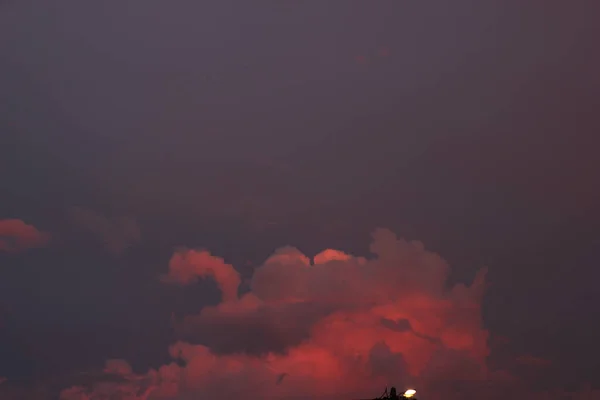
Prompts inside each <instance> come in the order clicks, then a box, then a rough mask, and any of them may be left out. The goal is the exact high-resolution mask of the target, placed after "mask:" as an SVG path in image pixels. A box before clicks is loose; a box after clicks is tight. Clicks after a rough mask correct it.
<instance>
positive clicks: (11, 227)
mask: <svg viewBox="0 0 600 400" xmlns="http://www.w3.org/2000/svg"><path fill="white" fill-rule="evenodd" d="M49 240H50V235H49V234H48V233H45V232H41V231H39V230H38V229H37V228H36V227H35V226H33V225H28V224H26V223H25V222H23V221H22V220H20V219H4V220H0V251H6V252H19V251H24V250H27V249H31V248H36V247H42V246H44V245H46V244H47V243H48V241H49Z"/></svg>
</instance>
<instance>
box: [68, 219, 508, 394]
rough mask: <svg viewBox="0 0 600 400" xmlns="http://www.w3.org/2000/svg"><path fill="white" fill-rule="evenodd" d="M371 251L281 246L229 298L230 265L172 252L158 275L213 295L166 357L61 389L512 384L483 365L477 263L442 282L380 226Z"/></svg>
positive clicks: (417, 249) (438, 271)
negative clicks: (466, 276) (215, 289)
mask: <svg viewBox="0 0 600 400" xmlns="http://www.w3.org/2000/svg"><path fill="white" fill-rule="evenodd" d="M371 252H372V253H373V256H372V257H369V258H364V257H355V256H352V255H349V254H345V253H343V252H341V251H337V250H332V249H328V250H325V251H323V252H321V253H320V254H318V255H316V256H315V257H313V258H312V260H311V258H309V257H307V256H306V255H304V254H302V253H301V252H300V251H299V250H297V249H296V248H293V247H285V248H281V249H279V250H277V251H275V252H274V254H273V255H272V256H271V257H269V258H268V259H267V260H266V261H265V262H264V263H263V264H262V265H261V266H260V267H258V268H257V269H256V270H255V272H254V275H253V277H252V280H251V285H250V287H251V289H250V291H249V292H247V293H243V294H241V295H238V291H239V285H240V282H241V280H240V276H239V274H238V273H237V271H236V270H235V269H234V268H233V266H231V265H229V264H226V263H225V262H224V261H223V260H222V259H221V258H218V257H215V256H213V255H211V254H210V253H209V252H208V251H205V250H190V249H180V250H178V251H176V252H175V254H174V255H173V257H172V258H171V261H170V263H169V269H168V274H167V275H165V276H163V277H162V279H163V280H164V281H165V282H168V283H177V284H182V285H185V284H190V283H192V282H194V281H196V280H197V279H202V278H206V277H210V278H212V279H214V281H215V282H216V284H217V285H218V286H219V287H220V289H221V291H222V294H223V295H222V301H221V302H220V303H219V304H217V305H216V306H211V307H205V308H204V309H202V310H201V312H200V314H199V315H194V316H189V317H187V318H186V319H185V320H184V322H183V324H182V326H181V327H180V329H181V331H182V332H183V335H184V336H185V337H182V338H180V339H181V340H179V341H177V342H176V343H173V344H172V345H171V346H170V347H169V349H168V351H169V354H170V356H171V357H172V359H173V362H171V363H169V364H166V365H163V366H161V367H159V368H157V369H150V370H149V371H148V372H146V373H144V374H135V373H133V372H132V370H131V367H129V364H127V363H126V362H125V361H123V360H111V361H108V362H107V366H106V369H105V372H111V373H113V374H117V375H119V376H120V377H121V378H122V379H121V380H120V381H115V380H114V379H113V380H104V381H99V382H97V383H96V384H94V385H93V386H92V387H89V386H88V387H83V386H79V387H77V386H75V387H72V388H70V389H65V391H63V393H62V397H61V398H62V399H63V400H67V399H78V400H79V399H101V398H108V397H109V396H110V395H113V396H115V398H124V399H125V398H126V399H144V398H148V399H162V398H167V399H182V400H183V399H191V398H210V399H225V398H231V397H242V396H243V397H244V398H246V399H249V400H253V399H276V398H281V399H288V398H289V399H291V398H293V399H308V398H311V399H314V398H317V399H319V398H322V399H325V398H327V399H345V400H348V399H355V398H373V397H375V396H377V395H379V394H380V393H381V391H382V390H383V388H385V387H386V386H388V387H389V386H390V385H396V386H397V387H398V388H399V389H400V390H402V389H404V388H405V387H408V386H415V387H416V388H417V389H418V390H419V392H420V394H421V395H422V397H423V398H428V399H438V398H445V399H453V398H464V394H465V393H471V394H472V395H473V394H477V395H480V396H484V397H485V398H490V399H493V398H500V397H502V396H506V395H507V394H508V393H510V392H509V390H510V389H511V388H512V387H515V385H518V384H519V382H518V380H516V379H515V378H514V377H513V376H512V375H511V374H510V373H508V372H506V371H495V370H493V369H492V368H490V366H489V365H487V357H488V355H489V353H490V350H489V346H488V337H489V335H488V332H487V331H486V330H485V329H484V328H483V326H482V314H481V303H482V299H483V296H484V292H485V287H486V284H485V278H486V269H485V268H484V269H482V270H480V271H479V272H478V273H477V274H476V276H475V277H474V279H473V282H471V283H470V284H468V285H466V284H458V285H456V286H454V287H448V285H447V277H448V274H449V266H448V264H447V263H446V262H445V261H444V260H443V259H442V258H441V257H439V256H438V255H437V254H435V253H432V252H430V251H427V250H426V249H425V248H424V246H423V244H422V243H420V242H416V241H406V240H403V239H398V238H397V237H396V236H395V235H394V234H393V233H392V232H390V231H388V230H384V229H379V230H376V231H375V232H374V234H373V242H372V245H371ZM192 338H193V339H192ZM461 393H462V394H461ZM102 396H105V397H102ZM117 396H121V397H117ZM457 396H458V397H457ZM494 396H496V397H494Z"/></svg>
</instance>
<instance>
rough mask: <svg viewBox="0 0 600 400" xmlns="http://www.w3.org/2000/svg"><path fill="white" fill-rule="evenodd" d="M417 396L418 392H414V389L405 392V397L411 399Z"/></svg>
mask: <svg viewBox="0 0 600 400" xmlns="http://www.w3.org/2000/svg"><path fill="white" fill-rule="evenodd" d="M415 394H417V391H416V390H414V389H408V390H407V391H406V392H404V397H407V398H411V397H413V396H414V395H415Z"/></svg>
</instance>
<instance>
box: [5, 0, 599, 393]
mask: <svg viewBox="0 0 600 400" xmlns="http://www.w3.org/2000/svg"><path fill="white" fill-rule="evenodd" d="M168 3H169V4H167V2H164V1H158V0H145V1H141V0H139V1H138V0H131V1H125V2H81V1H71V0H63V1H60V2H44V1H33V0H32V1H25V0H22V1H5V2H0V182H2V192H1V194H0V220H2V219H11V218H15V219H21V220H23V221H25V222H26V223H28V224H32V225H34V226H36V227H37V228H38V229H40V230H42V231H45V232H49V233H50V234H51V235H52V237H53V240H52V241H51V243H50V245H48V246H45V247H43V248H39V249H32V250H29V251H26V252H20V253H18V254H15V253H0V377H1V376H4V377H6V378H8V379H9V381H15V382H21V383H23V382H25V383H23V384H27V385H29V383H28V382H32V381H44V382H46V381H61V379H66V378H63V377H64V376H68V375H69V374H72V373H74V372H76V371H83V370H87V369H93V368H99V367H101V366H102V365H103V362H104V360H105V359H107V358H124V359H127V360H129V361H130V362H131V363H132V365H133V367H134V369H140V370H143V369H146V368H147V367H148V366H154V367H156V366H157V365H160V364H161V363H164V362H165V360H166V359H168V354H166V351H165V349H166V347H167V346H168V344H169V343H170V342H171V340H172V332H171V328H170V326H169V318H170V315H171V312H175V314H177V315H185V314H189V313H192V312H198V311H199V310H200V309H201V308H202V307H203V305H207V304H216V303H217V301H218V298H219V292H218V291H217V289H216V288H215V287H214V285H212V283H211V282H201V283H200V284H199V286H196V287H193V288H186V289H177V288H172V287H164V286H163V285H161V284H160V282H159V281H158V280H157V278H156V277H157V276H158V275H159V274H161V273H164V272H166V268H167V265H168V261H169V258H170V256H171V254H172V251H173V248H175V247H177V246H182V245H183V246H190V247H205V248H208V249H210V250H211V251H212V252H213V253H214V254H218V255H219V256H222V257H224V258H225V259H226V260H227V261H229V262H231V263H233V264H234V265H236V266H239V269H240V272H241V273H242V275H243V276H244V277H250V276H251V274H252V266H253V265H258V264H260V263H261V262H262V261H263V260H264V259H265V258H266V257H267V256H268V255H269V254H270V253H271V252H272V251H273V250H274V249H275V248H277V247H280V246H282V245H288V244H289V245H294V246H297V247H298V248H299V249H301V250H302V251H303V252H305V253H306V254H309V255H314V254H316V253H317V252H319V251H320V250H322V249H323V248H325V247H332V248H340V249H342V250H345V251H348V252H351V253H355V254H366V253H367V251H368V248H367V245H368V242H369V236H368V235H369V233H370V232H371V231H372V230H373V229H374V228H376V227H386V228H389V229H391V230H392V231H394V232H396V233H397V234H398V235H399V236H403V237H406V238H408V239H418V240H420V241H422V242H424V243H425V245H426V247H427V248H429V249H432V250H433V251H435V252H437V253H439V254H440V255H441V256H442V257H444V258H445V259H446V260H448V262H449V263H450V265H451V266H452V275H451V280H452V281H465V280H470V279H472V276H473V275H474V273H475V271H476V270H477V269H479V268H480V267H482V266H484V265H487V266H489V268H490V269H489V276H488V278H489V283H490V287H489V289H488V291H487V293H486V296H485V299H484V310H483V315H484V323H485V327H486V328H488V329H489V330H490V331H491V333H492V335H493V336H498V337H506V338H507V339H508V340H509V341H510V349H511V350H510V351H512V352H513V353H514V354H531V355H536V356H539V357H542V358H546V359H549V360H551V361H552V363H553V366H552V368H550V369H549V370H548V371H546V372H545V373H544V374H542V375H543V379H542V378H539V377H535V378H532V380H535V384H536V385H538V384H539V385H540V386H541V387H545V388H546V387H551V386H558V387H576V386H578V385H580V384H582V383H585V382H593V381H594V379H595V378H597V377H598V376H599V375H600V369H599V364H598V361H597V357H596V356H595V355H596V354H598V353H599V352H600V348H599V346H598V343H597V338H598V336H599V335H600V329H599V328H600V327H599V322H598V318H597V317H596V314H597V313H598V304H600V295H599V293H600V292H599V291H598V290H597V282H598V278H599V273H598V271H597V266H598V265H599V263H600V237H599V234H598V228H599V227H600V211H599V209H598V207H597V205H598V204H600V203H599V201H600V186H599V185H598V182H600V157H598V156H597V154H598V150H597V149H598V144H600V140H599V139H598V138H597V135H598V132H599V128H600V118H599V115H600V114H599V113H598V109H599V106H600V100H599V94H600V74H599V71H600V55H599V54H600V53H599V52H598V38H599V37H600V28H598V24H597V19H598V15H600V3H598V2H596V1H591V0H590V1H586V0H581V1H575V2H560V1H545V2H540V1H537V2H536V1H532V2H516V1H513V2H506V1H499V0H498V1H496V0H489V1H485V2H483V1H453V2H449V1H429V2H424V1H403V0H395V1H378V2H367V1H350V0H346V1H330V2H323V1H307V2H277V1H269V2H266V1H238V2H228V1H212V2H205V1H202V2H198V1H178V2H168ZM77 210H79V211H81V210H83V211H82V212H80V213H78V211H77ZM121 216H124V217H127V218H129V220H128V221H129V222H127V221H125V220H124V221H117V220H115V221H113V223H112V225H110V224H111V223H110V221H109V222H107V221H108V220H107V218H113V217H115V218H117V217H121ZM128 223H131V225H133V226H134V228H132V230H133V232H132V230H131V229H130V230H128V228H127V226H131V225H128ZM108 225H110V227H109V228H107V226H108ZM138 228H139V236H138V235H137V233H136V232H135V231H136V229H138ZM82 229H83V230H84V231H86V230H87V231H86V232H82ZM107 236H110V237H112V239H111V240H108V239H107ZM108 242H110V243H108ZM128 245H130V246H129V247H128ZM121 247H123V248H125V247H127V248H126V249H125V250H120V248H121ZM244 268H245V269H244ZM90 343H93V345H91V344H90ZM501 358H502V357H501V356H498V357H497V360H496V361H495V362H498V363H502V362H503V361H502V360H501ZM61 382H62V381H61Z"/></svg>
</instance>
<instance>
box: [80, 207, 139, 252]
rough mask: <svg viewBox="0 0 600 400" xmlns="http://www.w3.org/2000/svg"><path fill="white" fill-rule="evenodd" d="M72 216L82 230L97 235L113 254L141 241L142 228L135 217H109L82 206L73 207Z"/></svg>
mask: <svg viewBox="0 0 600 400" xmlns="http://www.w3.org/2000/svg"><path fill="white" fill-rule="evenodd" d="M70 217H71V220H72V222H73V223H74V224H75V225H76V226H77V227H78V228H79V229H80V230H83V231H86V232H88V233H90V234H91V235H93V236H94V237H96V239H97V240H100V241H101V242H102V244H103V245H104V246H105V248H106V249H107V250H108V251H109V252H110V253H112V254H115V255H119V254H122V253H123V252H124V251H125V250H127V249H128V248H129V247H131V246H133V245H135V244H137V243H139V242H140V241H141V232H140V228H139V226H138V224H137V222H136V221H135V220H134V219H133V218H130V217H112V218H108V217H105V216H103V215H100V214H98V213H96V212H94V211H91V210H88V209H85V208H81V207H75V208H73V209H72V210H71V211H70Z"/></svg>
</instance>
